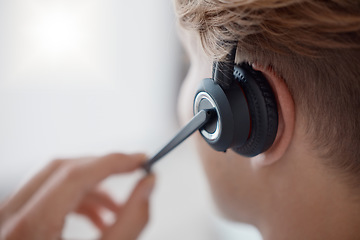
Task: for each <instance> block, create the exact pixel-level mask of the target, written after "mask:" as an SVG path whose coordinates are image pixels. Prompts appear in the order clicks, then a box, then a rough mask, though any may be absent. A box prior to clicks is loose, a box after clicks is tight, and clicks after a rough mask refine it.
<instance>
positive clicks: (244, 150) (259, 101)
mask: <svg viewBox="0 0 360 240" xmlns="http://www.w3.org/2000/svg"><path fill="white" fill-rule="evenodd" d="M234 77H235V81H237V82H238V83H239V84H240V86H241V88H242V89H243V91H244V93H245V96H246V100H247V103H248V107H249V112H250V118H251V120H250V122H251V132H250V135H249V137H248V139H247V141H246V142H245V144H244V145H241V146H234V147H233V148H232V149H233V150H234V151H235V152H237V153H239V154H241V155H244V156H247V157H253V156H256V155H258V154H260V153H262V152H264V151H266V150H267V149H268V148H269V147H270V146H271V144H272V143H273V142H274V140H275V137H276V133H277V128H278V111H277V104H276V99H275V97H274V94H273V91H272V89H271V87H270V85H269V83H268V82H267V80H266V78H265V77H264V76H263V75H262V74H261V72H259V71H255V70H254V69H253V68H252V67H251V66H249V65H248V64H246V63H243V64H241V65H235V67H234Z"/></svg>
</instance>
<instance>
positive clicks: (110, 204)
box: [84, 189, 120, 212]
mask: <svg viewBox="0 0 360 240" xmlns="http://www.w3.org/2000/svg"><path fill="white" fill-rule="evenodd" d="M84 200H85V201H88V202H89V203H93V204H99V205H101V206H103V207H105V208H107V209H108V210H110V211H112V212H117V211H119V208H120V206H119V205H118V204H117V203H116V202H115V201H114V200H113V199H112V198H111V196H110V195H109V194H108V193H107V192H105V191H103V190H101V189H95V190H93V191H91V192H90V193H88V194H87V195H86V197H85V198H84Z"/></svg>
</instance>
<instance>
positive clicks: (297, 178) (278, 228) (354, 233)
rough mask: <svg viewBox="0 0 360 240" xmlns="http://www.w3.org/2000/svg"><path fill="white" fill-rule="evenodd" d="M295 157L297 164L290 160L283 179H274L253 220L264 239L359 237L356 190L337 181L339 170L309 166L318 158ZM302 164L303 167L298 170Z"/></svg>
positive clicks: (359, 226) (359, 211)
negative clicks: (331, 170)
mask: <svg viewBox="0 0 360 240" xmlns="http://www.w3.org/2000/svg"><path fill="white" fill-rule="evenodd" d="M295 161H297V162H298V163H299V164H296V162H291V163H289V164H291V165H290V167H291V168H292V167H293V168H295V169H294V171H291V170H290V171H289V168H287V171H288V174H287V176H286V178H285V179H286V180H284V179H280V178H278V179H275V180H273V182H272V184H271V185H272V189H273V190H274V191H273V193H275V194H273V193H272V194H270V195H271V196H269V197H268V198H265V199H266V201H267V203H264V204H265V206H266V208H264V209H265V210H264V211H263V216H261V218H259V219H261V221H260V222H258V224H256V225H257V227H258V228H259V230H260V232H261V233H262V235H263V238H264V240H282V239H327V240H331V239H358V238H359V236H360V201H359V200H356V199H355V197H354V192H356V191H354V190H351V189H350V188H349V187H348V186H347V185H346V184H345V183H343V182H342V181H340V179H341V177H339V176H338V174H335V173H333V174H329V171H328V170H327V169H326V170H325V169H324V167H323V166H321V167H319V166H311V165H313V163H317V162H319V160H318V159H317V160H315V159H306V160H304V159H297V160H295ZM306 162H308V163H309V165H307V166H306ZM304 163H305V164H304ZM300 165H302V166H300ZM288 167H289V166H288ZM301 167H305V168H304V169H303V170H305V171H299V168H301ZM299 172H300V173H299Z"/></svg>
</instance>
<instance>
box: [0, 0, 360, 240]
mask: <svg viewBox="0 0 360 240" xmlns="http://www.w3.org/2000/svg"><path fill="white" fill-rule="evenodd" d="M175 3H176V11H177V15H178V18H179V22H180V25H181V32H180V35H181V37H182V39H183V42H184V44H185V47H186V49H187V52H188V54H189V57H190V60H191V67H190V70H189V73H188V75H187V77H186V80H185V82H184V84H183V86H182V89H181V94H180V100H179V110H180V116H181V117H182V118H183V120H184V121H185V120H187V119H188V118H190V117H191V116H192V113H191V112H192V110H191V107H192V105H193V104H192V101H193V98H194V94H195V91H196V89H197V86H198V84H199V83H200V81H201V80H202V79H203V78H205V77H210V76H211V70H212V62H213V61H214V60H221V59H222V58H223V57H224V56H226V55H227V54H228V52H229V51H230V44H229V43H233V42H234V41H236V43H237V52H236V63H240V62H243V61H245V62H248V63H250V64H251V65H252V66H253V68H254V69H256V70H258V71H261V72H262V73H263V75H264V76H265V77H266V79H267V81H268V82H269V84H270V86H271V87H272V90H273V92H274V94H275V98H276V102H277V105H278V106H277V108H278V116H279V125H278V131H277V135H276V139H275V141H274V143H273V144H272V146H271V147H270V148H269V149H268V150H266V151H265V152H263V153H261V154H259V155H257V156H255V157H251V158H246V157H243V156H241V155H239V154H237V153H235V152H233V151H231V150H229V151H227V152H226V153H223V152H215V151H214V150H213V149H212V148H210V147H209V146H208V145H207V144H206V142H205V141H204V140H203V139H202V138H200V137H199V136H200V135H199V134H198V137H197V139H196V143H197V149H198V151H199V154H200V155H201V157H202V162H203V166H204V169H205V171H206V173H207V176H208V179H209V183H210V186H211V190H212V193H213V196H214V199H215V201H216V203H217V204H218V206H219V208H220V210H221V212H222V213H223V215H224V216H225V217H227V218H229V219H231V220H234V221H239V222H246V223H249V224H252V225H254V226H255V227H257V228H258V229H259V231H260V232H261V234H262V236H263V238H264V239H266V240H272V239H276V240H281V239H358V238H359V236H360V230H359V227H358V226H359V225H360V214H359V213H360V201H359V196H360V193H359V182H360V181H359V180H360V173H359V172H360V162H359V160H358V158H359V156H360V111H359V107H360V98H359V96H360V80H359V76H360V4H359V3H358V1H356V0H342V1H339V0H328V1H318V0H232V1H224V0H220V1H219V0H192V1H188V0H176V2H175ZM200 43H201V44H200ZM144 159H145V158H144V157H143V156H141V155H135V156H128V155H122V154H115V155H108V156H105V157H100V158H93V159H87V160H86V159H78V160H72V161H64V160H61V161H55V162H53V163H52V164H50V166H48V167H47V168H46V169H45V170H43V171H42V172H40V173H39V174H38V175H36V176H35V178H34V179H32V180H31V181H30V182H28V183H27V184H26V185H25V186H24V187H23V189H21V190H20V191H19V192H18V193H16V194H15V195H14V196H13V197H11V198H10V199H9V200H8V201H7V202H5V203H4V204H3V205H2V206H1V212H0V216H1V217H0V226H1V237H3V238H5V239H19V238H21V236H26V238H27V239H42V238H44V239H51V238H59V236H60V235H59V234H60V230H61V228H62V226H63V224H64V216H65V215H66V214H67V213H69V212H71V211H79V212H83V213H85V214H86V215H87V216H89V217H90V219H92V221H93V222H94V223H95V224H96V225H97V226H98V227H99V228H100V229H102V228H103V223H102V222H101V221H99V219H98V215H97V212H96V209H97V208H99V207H105V208H107V209H110V210H111V211H114V212H115V213H117V220H116V221H115V223H114V225H113V226H110V227H106V228H103V229H104V232H103V234H104V235H103V238H104V239H115V238H116V239H135V238H136V237H137V236H138V234H139V232H140V231H141V229H142V228H143V227H144V225H145V223H146V219H147V218H148V212H147V208H148V200H147V199H148V196H149V194H150V192H151V189H152V187H153V184H154V177H153V176H151V175H150V176H149V177H145V178H144V179H143V180H142V181H141V182H140V183H139V184H138V185H137V187H136V188H135V190H134V192H133V193H132V195H131V196H130V198H129V200H128V202H127V203H125V205H123V206H118V205H117V204H115V203H113V202H112V201H111V200H110V199H109V198H108V197H107V196H106V194H104V193H102V192H99V191H98V190H96V183H98V182H99V181H101V179H103V178H105V177H106V176H108V175H110V174H112V173H122V172H127V171H133V170H135V169H137V168H138V167H139V166H140V165H141V163H142V162H143V161H144ZM95 169H96V171H95ZM99 170H101V171H99ZM59 195H61V198H59V197H58V196H59ZM60 200H61V201H60ZM49 213H51V214H49ZM39 223H41V224H40V225H41V226H39ZM34 225H36V226H37V227H36V228H35V227H33V226H34Z"/></svg>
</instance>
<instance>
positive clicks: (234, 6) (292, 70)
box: [176, 0, 360, 181]
mask: <svg viewBox="0 0 360 240" xmlns="http://www.w3.org/2000/svg"><path fill="white" fill-rule="evenodd" d="M176 9H177V13H178V18H179V22H180V24H181V25H182V26H183V27H185V28H187V29H192V30H195V31H197V32H198V33H199V35H200V39H201V42H202V45H203V47H204V49H205V50H206V51H207V52H208V54H209V55H210V56H211V57H212V58H213V59H214V60H215V59H221V58H223V57H224V56H225V55H226V54H227V53H228V52H229V50H230V48H231V47H232V44H233V42H234V41H236V42H237V47H238V48H237V53H236V54H237V59H236V62H242V61H247V62H256V63H258V64H260V65H263V66H269V67H271V68H273V69H274V71H275V72H276V73H277V74H279V75H280V76H281V77H282V78H283V79H284V81H285V82H286V84H287V85H288V87H289V89H290V91H291V93H292V96H293V98H294V101H295V105H296V108H297V109H296V111H297V113H300V114H302V115H303V118H304V119H305V120H306V124H307V126H306V127H307V133H308V136H309V139H310V140H311V141H310V142H311V145H312V146H313V148H314V149H316V151H317V152H318V153H319V156H321V157H323V158H324V159H326V160H325V162H326V163H327V164H328V165H329V166H331V167H334V168H335V169H341V170H343V171H342V172H346V173H352V174H347V176H352V178H351V179H356V180H357V181H358V180H359V179H360V159H359V158H360V1H358V0H327V1H325V0H323V1H321V0H232V1H231V0H177V1H176ZM354 177H355V178H354Z"/></svg>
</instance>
